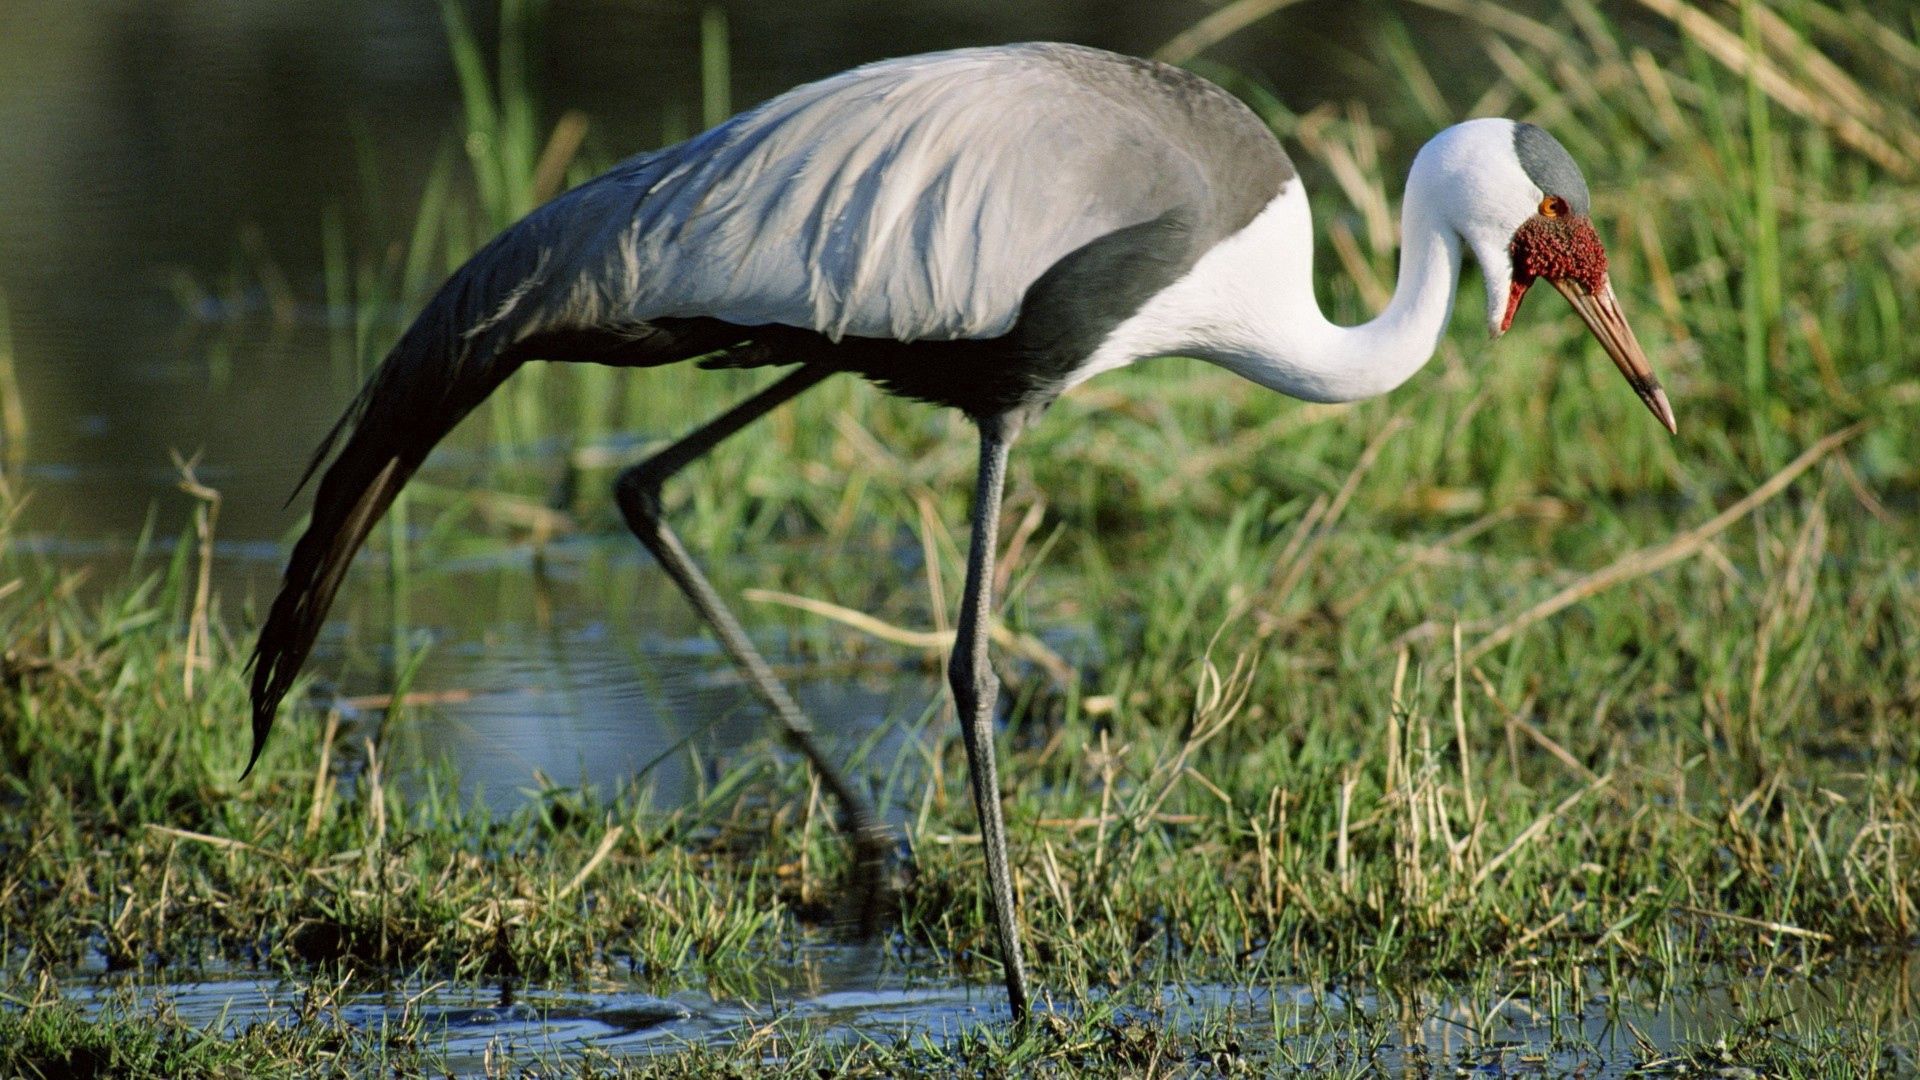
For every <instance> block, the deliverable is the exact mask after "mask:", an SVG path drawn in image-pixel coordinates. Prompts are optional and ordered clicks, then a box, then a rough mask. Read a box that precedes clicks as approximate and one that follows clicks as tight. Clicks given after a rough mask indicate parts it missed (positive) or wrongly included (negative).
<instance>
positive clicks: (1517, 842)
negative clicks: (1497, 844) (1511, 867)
mask: <svg viewBox="0 0 1920 1080" xmlns="http://www.w3.org/2000/svg"><path fill="white" fill-rule="evenodd" d="M1612 781H1613V777H1612V775H1611V774H1609V775H1607V776H1602V777H1601V778H1599V779H1598V780H1595V781H1594V782H1593V783H1591V784H1588V785H1587V786H1586V787H1583V788H1581V789H1580V790H1579V791H1576V792H1574V793H1573V794H1571V795H1569V796H1567V797H1566V798H1564V799H1562V800H1560V805H1558V806H1556V807H1554V808H1553V809H1551V810H1549V811H1547V812H1546V813H1544V814H1541V815H1540V816H1539V817H1537V818H1534V819H1533V824H1531V825H1528V826H1527V827H1526V828H1525V829H1522V830H1521V831H1520V835H1519V836H1516V837H1514V838H1513V842H1512V843H1510V844H1508V845H1507V846H1506V847H1505V848H1504V849H1503V850H1502V851H1501V852H1500V854H1498V855H1495V856H1494V857H1493V859H1492V860H1491V861H1489V862H1488V863H1487V864H1486V865H1485V866H1482V867H1481V868H1480V870H1479V872H1478V873H1476V874H1474V875H1473V885H1472V887H1473V888H1475V889H1477V888H1479V887H1480V885H1481V883H1483V882H1485V881H1486V880H1487V879H1488V878H1489V877H1492V876H1493V872H1494V871H1495V870H1498V869H1500V868H1501V867H1502V866H1505V865H1506V863H1507V860H1508V859H1511V858H1513V857H1514V856H1515V855H1516V854H1518V853H1519V852H1520V849H1521V848H1524V847H1526V846H1527V845H1528V844H1531V843H1533V841H1534V840H1536V839H1537V838H1539V836H1540V834H1541V833H1544V832H1546V831H1547V826H1549V825H1551V824H1553V823H1554V822H1555V821H1556V820H1558V819H1559V817H1560V815H1562V814H1564V813H1566V812H1567V811H1569V810H1571V809H1573V808H1574V807H1575V806H1576V805H1578V804H1579V802H1580V800H1582V799H1584V798H1586V797H1587V796H1588V795H1591V794H1593V793H1594V792H1596V791H1598V790H1600V789H1601V788H1603V787H1605V786H1607V785H1608V784H1609V783H1611V782H1612Z"/></svg>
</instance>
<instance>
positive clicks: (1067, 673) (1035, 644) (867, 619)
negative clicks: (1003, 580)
mask: <svg viewBox="0 0 1920 1080" xmlns="http://www.w3.org/2000/svg"><path fill="white" fill-rule="evenodd" d="M740 595H742V596H744V597H745V598H746V599H748V600H751V601H753V602H755V603H758V604H780V605H782V606H785V607H790V608H798V609H799V610H801V611H804V612H807V613H808V614H810V615H819V616H821V617H822V618H827V619H832V620H833V621H834V622H837V623H840V624H842V625H844V626H849V627H852V628H853V629H855V630H858V631H860V632H861V633H863V634H867V635H870V636H872V637H877V638H879V639H880V640H881V641H888V642H892V643H893V644H895V645H905V646H907V647H908V648H911V649H932V650H944V649H951V648H952V647H953V637H954V632H953V631H952V630H909V629H907V628H906V627H904V626H895V625H893V624H892V623H890V622H886V621H884V620H881V619H876V618H874V617H873V616H871V615H868V614H867V613H866V612H864V611H855V610H854V609H852V608H850V607H844V606H842V605H840V604H836V603H833V602H831V601H828V600H816V599H814V598H813V597H810V596H800V595H797V594H795V593H790V592H781V591H779V590H778V589H745V590H742V591H741V594H740ZM988 635H989V637H990V638H991V639H992V641H993V643H994V644H995V645H998V646H1000V647H1001V648H1003V649H1005V650H1007V651H1008V652H1011V653H1014V654H1016V655H1018V656H1020V657H1021V658H1023V659H1026V660H1030V661H1032V662H1033V663H1035V664H1038V665H1040V667H1041V668H1042V669H1044V670H1045V671H1046V673H1047V675H1048V676H1049V677H1050V678H1052V679H1053V680H1054V681H1056V682H1058V683H1060V684H1061V685H1063V686H1064V685H1067V684H1068V683H1071V682H1072V681H1073V677H1074V673H1073V665H1072V664H1069V663H1067V662H1066V660H1065V659H1063V658H1062V657H1061V656H1060V654H1059V653H1057V652H1054V651H1053V650H1052V649H1049V648H1047V645H1046V643H1045V642H1043V641H1041V640H1040V639H1039V638H1037V637H1034V636H1033V635H1032V634H1021V633H1016V632H1014V631H1012V630H1009V629H1007V628H1006V626H1005V625H1004V624H1002V623H1000V622H999V621H997V620H996V621H995V622H994V624H993V625H992V626H991V627H989V628H988Z"/></svg>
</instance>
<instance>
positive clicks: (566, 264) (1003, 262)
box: [253, 44, 1293, 755]
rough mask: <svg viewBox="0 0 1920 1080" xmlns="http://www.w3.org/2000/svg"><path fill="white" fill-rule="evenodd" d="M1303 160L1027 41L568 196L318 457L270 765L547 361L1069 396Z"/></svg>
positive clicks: (398, 349)
mask: <svg viewBox="0 0 1920 1080" xmlns="http://www.w3.org/2000/svg"><path fill="white" fill-rule="evenodd" d="M1292 175H1293V167H1292V164H1291V162H1289V161H1288V160H1287V156H1286V153H1285V152H1284V151H1283V150H1282V149H1281V148H1280V145H1279V143H1278V142H1277V141H1276V140H1275V139H1274V138H1273V136H1272V134H1271V133H1270V132H1269V131H1268V130H1267V128H1266V125H1265V124H1263V123H1261V122H1260V120H1259V119H1258V118H1257V117H1255V116H1254V115H1253V113H1252V112H1251V111H1250V110H1248V109H1247V108H1246V106H1244V105H1242V104H1241V103H1240V102H1239V101H1238V100H1237V99H1235V98H1234V97H1232V96H1231V95H1229V94H1228V93H1226V92H1225V91H1224V90H1221V89H1220V88H1219V87H1217V86H1214V85H1213V84H1212V83H1209V82H1207V81H1205V80H1203V79H1200V78H1199V77H1197V76H1194V75H1192V74H1190V73H1188V72H1185V71H1182V70H1180V69H1178V68H1174V67H1170V66H1167V65H1164V64H1158V63H1154V62H1152V61H1146V60H1137V59H1134V58H1132V57H1126V56H1119V55H1116V54H1113V53H1106V52H1101V51H1099V50H1095V49H1088V48H1082V47H1079V46H1072V45H1057V44H1026V45H1009V46H1003V47H997V48H982V49H961V50H956V51H952V52H944V53H933V54H928V55H924V56H913V57H907V58H904V59H899V60H887V61H882V62H879V63H875V64H869V65H867V66H865V67H861V68H856V69H854V70H852V71H848V72H846V73H844V74H841V75H836V76H834V77H832V78H829V79H825V80H822V81H820V82H817V83H812V84H809V85H807V86H802V87H799V88H797V89H795V90H792V91H789V92H788V93H785V94H782V95H780V96H779V97H776V98H774V99H772V100H770V101H768V102H766V103H765V104H763V105H761V106H759V107H758V108H755V109H753V110H751V111H749V112H746V113H743V114H741V115H739V116H737V117H735V118H733V119H731V120H729V121H727V122H726V123H724V124H721V125H720V126H718V127H716V128H714V129H712V130H710V131H708V132H706V133H704V134H702V135H699V136H696V137H695V138H693V139H690V140H688V141H686V142H684V143H680V144H679V145H677V146H672V147H668V148H666V149H664V150H659V151H655V152H652V153H645V154H640V155H637V156H635V157H632V158H629V159H628V160H626V161H624V162H622V163H621V164H619V165H617V166H615V167H614V168H613V169H611V170H610V171H608V172H607V173H606V174H605V175H603V176H601V177H599V178H597V179H595V180H593V181H590V182H589V183H586V184H583V185H581V186H580V187H578V188H576V189H574V190H573V191H570V192H568V193H566V194H564V195H562V196H560V197H559V198H557V199H555V200H553V201H552V202H550V203H548V204H547V205H546V206H543V207H541V208H540V209H538V210H536V211H534V212H533V213H532V214H529V215H528V216H527V217H526V218H524V219H523V220H521V221H520V222H518V223H517V224H515V225H514V226H512V227H511V228H509V229H508V230H507V231H505V232H504V233H502V234H501V235H500V236H498V237H496V238H495V239H494V240H493V241H492V242H491V243H489V244H488V245H487V246H486V247H485V248H483V249H482V250H481V251H480V252H479V253H478V254H476V255H475V256H474V257H473V258H472V259H470V260H469V261H468V262H467V264H466V265H465V266H463V267H462V268H461V269H460V270H458V271H457V272H456V273H455V274H454V275H453V276H452V278H450V279H449V280H448V281H447V283H446V284H445V285H443V286H442V287H441V289H440V290H439V292H438V293H437V294H436V295H435V296H434V298H433V300H432V301H431V302H430V303H429V304H428V305H427V307H426V309H425V310H424V311H422V312H421V314H420V316H419V318H418V319H416V320H415V322H414V323H413V325H412V326H411V327H409V328H408V330H407V332H406V334H405V335H403V336H402V338H401V340H400V342H399V344H398V345H396V346H395V347H394V349H393V351H392V352H391V353H390V354H389V355H388V357H387V359H386V361H385V362H384V363H383V364H382V365H381V367H380V370H379V371H378V372H377V373H375V375H374V377H373V378H372V379H371V380H369V382H368V384H367V385H366V386H365V387H364V388H363V389H362V391H361V392H360V394H359V396H358V397H357V398H356V399H355V401H354V403H353V404H352V405H351V406H350V407H349V408H348V410H347V412H346V414H345V415H344V416H342V417H341V419H340V422H339V423H338V424H337V425H335V427H334V430H333V432H332V433H330V434H329V435H328V437H327V438H326V440H325V441H324V442H323V443H322V445H321V447H320V449H319V451H318V452H316V454H315V456H314V459H313V464H312V466H311V467H310V468H309V470H308V471H309V474H311V473H312V472H313V471H315V470H317V469H318V468H319V467H320V466H321V465H322V464H324V463H325V462H326V461H327V459H328V458H329V456H330V455H331V454H332V451H333V449H334V447H335V446H336V445H339V444H340V440H341V437H342V436H345V437H346V441H345V443H344V445H340V453H339V455H338V456H337V457H334V458H333V460H332V464H331V465H329V466H328V468H327V470H326V472H325V474H324V475H323V476H322V478H321V482H320V488H319V491H318V493H317V494H316V496H315V499H314V510H313V518H312V520H311V522H310V523H309V525H308V527H307V531H306V532H305V534H303V535H302V537H301V539H300V541H299V543H298V544H297V545H296V546H295V548H294V552H293V557H292V558H291V560H290V561H289V563H288V566H287V573H286V578H285V580H284V582H283V584H282V587H281V591H280V594H279V595H278V597H276V599H275V601H274V605H273V609H272V611H271V612H270V614H269V616H268V619H267V623H266V625H265V626H264V627H263V628H262V631H261V636H260V642H259V645H258V647H257V649H256V651H255V669H254V694H253V696H254V733H255V754H256V755H257V754H258V752H259V747H260V745H261V743H262V742H263V740H264V739H265V737H266V734H267V731H268V730H269V728H270V727H271V725H272V722H273V715H274V713H275V712H276V711H277V708H278V706H279V702H280V700H281V698H282V697H283V696H284V695H285V694H286V691H287V689H288V688H289V687H290V686H291V685H292V681H293V678H294V675H295V674H296V673H297V672H298V670H299V668H300V665H301V664H302V663H303V662H304V660H305V658H306V655H307V653H308V651H309V650H310V649H311V647H312V645H313V640H314V637H315V635H317V633H318V632H319V628H320V623H321V621H322V619H324V617H325V615H326V611H327V608H328V606H329V605H330V604H331V602H332V599H333V595H334V593H335V591H336V590H337V589H338V587H339V585H340V582H341V580H342V579H343V578H344V576H345V573H346V568H347V565H348V563H349V562H350V561H351V559H352V558H353V555H354V553H355V552H356V551H357V550H358V549H359V546H360V544H361V542H362V541H363V540H364V539H365V537H366V535H367V533H368V531H369V530H370V529H371V528H372V527H373V524H374V522H375V521H377V520H378V519H379V517H380V515H381V514H382V513H383V512H384V511H385V510H386V507H387V506H388V505H389V504H390V503H391V501H392V499H393V497H394V496H395V495H396V494H397V493H398V492H399V490H400V487H401V486H402V485H403V484H405V482H406V480H407V478H408V477H409V476H410V475H411V474H412V473H413V471H414V470H415V469H416V468H417V467H418V466H419V464H420V462H421V461H422V460H424V459H425V457H426V454H427V452H428V451H429V450H431V449H432V447H433V446H434V444H435V443H437V442H438V441H439V440H440V438H441V437H443V436H444V435H445V434H446V433H447V432H448V431H450V430H451V429H452V428H453V426H454V424H456V423H458V422H459V420H460V418H461V417H463V416H464V415H466V413H467V412H469V411H470V410H471V409H472V408H473V407H474V406H475V405H478V404H479V403H480V401H482V400H483V399H484V398H485V397H486V396H487V395H488V394H489V393H491V392H492V391H493V388H494V387H496V386H498V385H499V384H500V382H502V381H503V380H504V379H506V377H507V376H508V375H510V374H511V373H512V372H513V370H514V369H515V368H517V367H518V366H519V365H520V364H521V363H523V362H525V361H526V360H529V359H536V358H538V359H554V360H585V361H593V362H600V363H610V364H620V365H634V366H638V365H653V364H663V363H671V362H674V361H677V360H683V359H686V358H689V357H692V356H698V355H710V354H713V353H715V352H724V353H726V354H727V355H726V356H725V357H724V358H722V359H720V360H719V361H718V362H719V363H723V364H733V365H738V366H748V365H756V364H780V363H798V362H806V363H812V364H823V365H827V366H829V367H838V368H842V369H845V370H852V371H856V372H859V373H861V374H863V375H866V376H868V377H870V378H872V379H874V380H876V381H878V382H879V383H881V384H882V385H883V386H886V387H887V388H889V389H891V390H894V391H896V392H900V393H904V394H908V395H910V396H914V397H919V398H923V399H926V400H930V401H934V402H938V403H941V404H947V405H953V406H956V407H959V408H962V409H965V410H966V411H968V412H969V413H972V414H974V415H976V416H978V415H984V414H987V413H990V412H999V411H1005V410H1008V409H1012V408H1017V407H1025V406H1030V405H1033V404H1037V403H1044V402H1045V401H1047V400H1050V399H1051V398H1052V396H1053V395H1055V394H1057V393H1058V392H1059V387H1060V386H1061V385H1063V384H1064V381H1065V379H1066V376H1067V375H1068V374H1069V373H1070V372H1071V370H1072V369H1073V367H1074V366H1076V365H1078V364H1079V363H1081V362H1083V361H1084V360H1085V359H1086V356H1087V354H1088V353H1089V352H1090V351H1091V350H1092V348H1093V347H1094V345H1096V344H1097V343H1098V342H1099V341H1100V339H1101V338H1102V337H1103V336H1104V335H1105V333H1106V332H1107V331H1108V330H1109V329H1111V328H1112V327H1113V326H1115V325H1117V324H1118V323H1119V322H1120V321H1121V320H1123V319H1124V318H1126V316H1127V315H1129V314H1131V313H1132V312H1133V311H1134V310H1135V309H1136V308H1137V307H1138V306H1139V305H1140V303H1142V302H1143V301H1144V300H1145V298H1146V297H1147V296H1150V295H1152V293H1154V292H1156V291H1158V290H1159V289H1160V288H1163V287H1165V286H1166V285H1167V284H1169V283H1171V282H1172V281H1173V280H1175V279H1176V278H1178V277H1179V276H1180V275H1181V274H1183V273H1185V271H1186V270H1187V269H1188V268H1190V267H1191V266H1192V265H1193V263H1194V262H1195V261H1196V260H1198V258H1199V257H1200V255H1201V254H1202V253H1203V252H1205V251H1206V250H1207V249H1208V248H1210V247H1211V246H1213V245H1214V244H1215V243H1217V242H1218V241H1220V240H1221V239H1223V238H1225V237H1226V236H1228V235H1231V234H1232V233H1233V232H1235V231H1237V230H1238V229H1240V228H1241V227H1242V226H1244V225H1245V224H1246V223H1247V222H1248V221H1250V220H1252V218H1253V216H1254V215H1255V214H1256V213H1258V212H1259V210H1260V209H1261V207H1263V206H1265V205H1266V204H1267V202H1268V201H1269V200H1270V199H1272V197H1273V196H1274V195H1275V194H1276V193H1277V192H1278V191H1279V190H1280V188H1281V186H1282V185H1283V184H1284V183H1285V182H1286V181H1287V180H1288V179H1289V178H1291V177H1292ZM988 341H992V342H994V345H993V347H992V348H985V347H969V344H970V343H984V342H988ZM941 343H945V344H944V345H942V344H941ZM303 484H304V480H303Z"/></svg>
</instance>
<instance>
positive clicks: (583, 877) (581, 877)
mask: <svg viewBox="0 0 1920 1080" xmlns="http://www.w3.org/2000/svg"><path fill="white" fill-rule="evenodd" d="M626 831H627V827H626V826H625V825H615V826H614V827H613V828H611V829H608V830H607V835H605V836H603V837H601V838H600V846H599V847H596V848H594V849H593V855H592V857H590V858H588V859H587V862H586V865H584V866H582V867H581V868H580V872H579V873H577V874H575V875H573V878H572V880H570V881H568V882H567V883H566V884H565V885H564V886H562V887H561V889H560V891H559V893H557V894H556V895H555V896H554V899H556V900H565V899H566V898H567V897H569V896H572V895H573V894H574V892H575V891H577V890H578V889H579V888H580V886H582V885H585V884H586V883H587V879H588V878H590V877H592V876H593V872H594V871H595V870H598V869H600V864H601V863H603V862H606V861H607V856H609V855H611V854H613V848H614V845H616V844H618V843H619V842H620V837H621V836H623V835H625V834H626Z"/></svg>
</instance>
